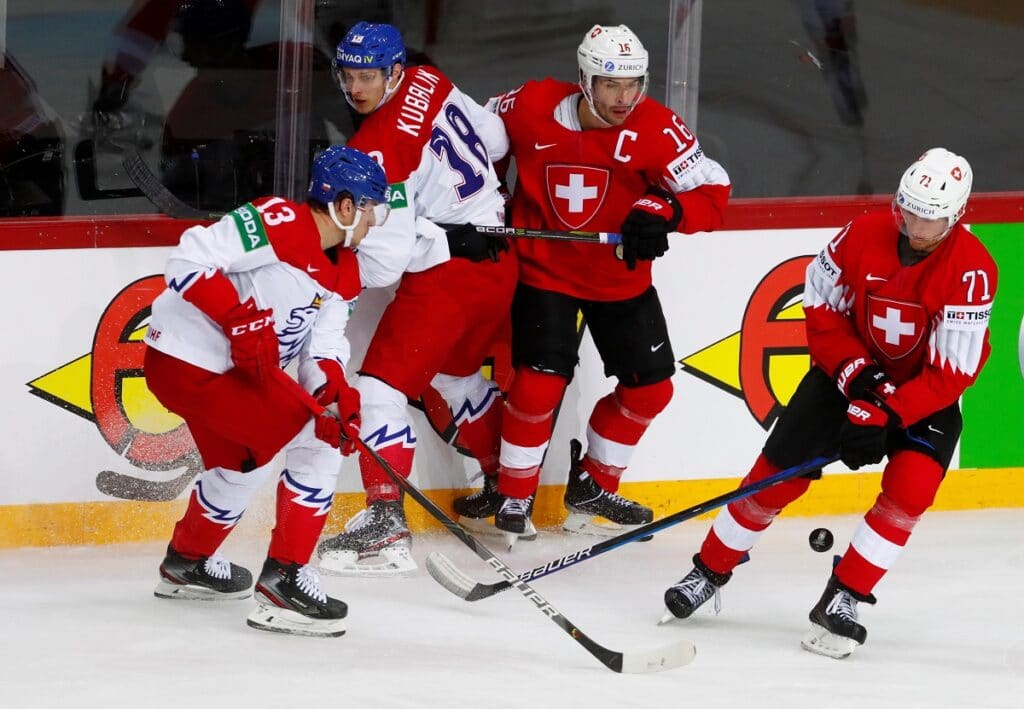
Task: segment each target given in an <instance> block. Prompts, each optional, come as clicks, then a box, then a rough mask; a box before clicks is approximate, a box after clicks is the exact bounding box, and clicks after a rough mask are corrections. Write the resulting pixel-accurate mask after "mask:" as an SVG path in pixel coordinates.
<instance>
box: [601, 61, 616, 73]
mask: <svg viewBox="0 0 1024 709" xmlns="http://www.w3.org/2000/svg"><path fill="white" fill-rule="evenodd" d="M604 70H605V71H615V62H611V61H609V62H605V63H604Z"/></svg>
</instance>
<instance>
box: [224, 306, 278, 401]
mask: <svg viewBox="0 0 1024 709" xmlns="http://www.w3.org/2000/svg"><path fill="white" fill-rule="evenodd" d="M223 327H224V334H225V335H227V336H228V341H229V342H230V344H231V361H232V362H234V364H235V366H236V367H238V368H239V369H241V370H243V371H244V372H246V373H247V374H249V375H250V376H252V377H253V378H254V379H256V380H257V381H267V380H268V379H269V378H270V377H272V376H274V374H273V372H274V370H275V369H279V368H280V367H281V355H280V353H279V352H278V345H277V333H275V332H274V312H273V311H272V310H269V309H267V310H260V309H258V308H257V307H256V301H255V300H253V299H252V298H249V300H247V301H245V302H244V303H239V304H238V305H237V306H235V307H234V308H233V309H232V310H231V311H230V312H229V313H228V314H227V317H226V319H225V321H224V325H223Z"/></svg>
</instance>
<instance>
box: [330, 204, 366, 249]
mask: <svg viewBox="0 0 1024 709" xmlns="http://www.w3.org/2000/svg"><path fill="white" fill-rule="evenodd" d="M327 213H328V214H329V215H330V216H331V221H332V222H334V225H335V226H337V227H338V228H339V229H341V231H342V233H344V234H345V241H343V242H342V246H346V247H348V246H351V245H352V237H353V234H355V230H356V227H357V226H359V220H360V219H361V218H362V216H363V213H362V212H361V211H360V210H358V209H357V210H356V216H355V219H353V220H352V223H351V224H350V225H348V226H345V225H344V224H342V223H341V220H340V219H338V213H337V212H336V211H335V210H334V202H331V203H329V204H328V205H327Z"/></svg>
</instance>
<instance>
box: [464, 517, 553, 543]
mask: <svg viewBox="0 0 1024 709" xmlns="http://www.w3.org/2000/svg"><path fill="white" fill-rule="evenodd" d="M458 522H459V526H460V527H462V528H463V529H465V530H467V531H470V532H476V533H477V534H485V535H487V536H492V537H501V536H503V535H505V534H508V532H503V531H502V530H500V529H498V528H497V527H495V526H494V517H463V516H462V515H460V516H459V519H458ZM536 538H537V528H536V527H534V526H533V522H532V521H531V522H530V526H529V527H528V528H527V530H526V532H524V533H523V534H520V535H519V539H521V540H522V541H524V542H532V541H533V540H535V539H536Z"/></svg>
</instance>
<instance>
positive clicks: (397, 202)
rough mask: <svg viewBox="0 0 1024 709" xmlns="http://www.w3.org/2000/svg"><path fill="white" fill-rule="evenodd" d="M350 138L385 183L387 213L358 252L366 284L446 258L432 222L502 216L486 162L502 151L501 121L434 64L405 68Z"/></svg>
mask: <svg viewBox="0 0 1024 709" xmlns="http://www.w3.org/2000/svg"><path fill="white" fill-rule="evenodd" d="M349 145H350V146H352V147H354V148H358V149H359V150H362V151H363V152H365V153H367V154H369V155H370V156H372V157H373V158H374V159H375V160H377V161H378V162H379V163H380V164H381V166H383V168H384V171H385V172H386V173H387V176H388V182H390V183H391V189H390V195H389V202H390V204H391V215H390V216H389V217H388V220H387V222H386V223H385V224H384V225H382V226H380V227H374V228H372V229H371V230H370V233H369V234H368V235H367V237H366V239H365V240H364V241H363V242H362V243H361V244H360V245H359V248H358V250H357V252H356V254H357V258H358V260H359V275H360V279H361V280H362V283H363V285H364V286H365V287H367V288H372V287H381V286H388V285H391V284H392V283H394V282H396V281H397V280H398V279H399V278H401V276H402V273H404V272H406V271H410V272H418V271H425V270H427V269H428V268H431V267H433V266H436V265H437V264H439V263H444V262H445V261H447V260H448V258H449V253H448V242H447V240H446V239H445V238H444V232H443V230H441V229H439V228H436V227H435V226H434V225H435V224H468V223H472V224H481V225H490V226H493V225H498V224H502V223H503V219H504V202H503V200H502V198H501V195H500V194H499V193H498V184H499V181H498V177H497V175H496V174H495V172H494V167H493V165H492V162H493V161H494V160H497V159H499V158H501V157H503V156H504V155H505V153H506V152H508V137H507V136H506V134H505V128H504V125H503V124H502V122H501V119H500V118H498V117H497V116H495V115H494V114H492V113H490V112H488V111H486V110H484V108H483V107H482V106H480V105H479V104H478V103H476V102H475V101H473V99H471V98H469V97H468V96H466V95H465V94H464V93H462V92H461V91H459V89H458V88H456V87H455V86H454V85H453V84H452V82H451V81H450V80H449V79H448V78H447V77H445V76H444V75H443V74H441V73H440V72H439V71H438V70H437V69H435V68H433V67H427V66H419V67H410V68H408V69H406V70H405V75H404V77H403V79H402V83H401V84H400V85H399V87H398V89H397V91H395V93H394V94H392V96H391V97H390V98H389V99H388V100H387V102H385V103H384V104H383V105H382V106H380V107H379V108H378V109H377V110H376V111H374V112H373V113H371V114H369V115H368V116H367V117H366V118H365V120H364V121H363V123H362V125H361V126H360V127H359V130H358V131H357V132H356V134H355V135H354V136H353V137H352V139H351V140H350V141H349Z"/></svg>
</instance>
